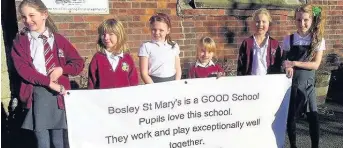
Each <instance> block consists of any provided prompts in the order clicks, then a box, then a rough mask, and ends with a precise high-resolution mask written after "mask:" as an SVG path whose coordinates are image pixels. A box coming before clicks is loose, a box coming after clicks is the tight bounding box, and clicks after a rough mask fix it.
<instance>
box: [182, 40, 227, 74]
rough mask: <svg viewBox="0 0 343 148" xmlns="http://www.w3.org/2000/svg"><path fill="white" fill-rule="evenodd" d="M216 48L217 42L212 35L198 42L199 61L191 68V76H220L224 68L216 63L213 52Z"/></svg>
mask: <svg viewBox="0 0 343 148" xmlns="http://www.w3.org/2000/svg"><path fill="white" fill-rule="evenodd" d="M215 50H216V43H215V42H214V40H213V39H212V38H210V37H203V38H201V39H200V41H199V43H198V49H197V61H196V63H195V65H194V66H193V67H191V68H190V70H189V74H188V75H189V76H188V77H189V78H206V77H220V76H222V75H223V73H224V70H223V69H222V68H221V67H220V66H219V65H216V64H214V62H213V61H212V57H213V54H214V52H215Z"/></svg>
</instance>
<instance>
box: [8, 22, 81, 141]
mask: <svg viewBox="0 0 343 148" xmlns="http://www.w3.org/2000/svg"><path fill="white" fill-rule="evenodd" d="M39 35H40V34H39V33H37V32H25V33H21V34H18V35H17V36H16V38H15V40H14V43H13V48H12V51H11V56H12V59H13V64H14V66H15V68H16V70H17V72H18V74H19V76H20V84H21V85H20V91H19V98H20V100H21V101H22V102H23V103H24V104H25V107H26V108H27V109H28V110H29V111H28V113H27V115H26V117H25V120H24V123H23V125H22V128H24V129H28V130H33V131H35V134H36V136H37V140H38V146H39V147H47V146H49V145H50V143H49V137H50V136H49V131H48V130H51V132H52V134H53V136H52V139H53V143H54V144H55V147H63V135H61V134H63V132H62V130H61V129H67V123H66V117H65V111H64V101H63V96H61V95H59V94H58V92H54V91H52V90H50V89H49V83H50V78H49V76H48V75H47V67H46V66H45V65H46V63H45V62H46V61H45V57H44V54H45V51H44V48H45V44H43V39H42V38H40V36H39ZM43 35H44V36H45V37H47V39H46V44H48V46H49V47H50V49H51V55H52V56H51V59H50V60H51V61H53V62H54V66H55V67H62V69H63V75H62V76H60V77H59V78H58V80H57V81H58V83H59V84H61V85H63V86H64V87H65V89H66V90H69V89H71V85H70V82H69V78H68V75H74V76H75V75H78V74H79V73H80V72H81V71H82V69H83V67H84V61H83V59H82V58H81V57H80V56H79V54H78V53H77V51H76V49H75V48H74V47H73V46H72V45H71V44H70V42H69V41H68V40H67V39H65V38H64V37H63V36H62V35H60V34H58V33H49V31H48V29H47V30H46V31H45V32H44V33H43ZM60 141H61V142H62V143H60Z"/></svg>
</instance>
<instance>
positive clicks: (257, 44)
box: [237, 8, 282, 75]
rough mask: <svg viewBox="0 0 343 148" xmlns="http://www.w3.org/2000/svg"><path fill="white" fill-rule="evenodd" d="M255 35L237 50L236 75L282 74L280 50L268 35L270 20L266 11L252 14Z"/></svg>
mask: <svg viewBox="0 0 343 148" xmlns="http://www.w3.org/2000/svg"><path fill="white" fill-rule="evenodd" d="M253 19H254V23H255V26H256V28H255V29H256V30H255V33H254V34H253V35H252V36H251V37H249V38H247V39H245V40H244V41H243V42H242V44H241V47H240V49H239V56H238V64H237V75H266V74H274V73H281V72H282V68H281V67H282V62H281V54H282V53H281V49H280V46H279V43H278V41H277V40H275V39H273V38H271V37H270V36H269V34H268V31H269V26H270V23H271V22H272V18H271V16H270V13H269V11H268V10H267V9H265V8H261V9H259V10H256V11H255V13H254V14H253Z"/></svg>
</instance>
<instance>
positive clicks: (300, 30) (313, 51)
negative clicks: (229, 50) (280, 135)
mask: <svg viewBox="0 0 343 148" xmlns="http://www.w3.org/2000/svg"><path fill="white" fill-rule="evenodd" d="M325 20H326V18H325V13H324V11H323V9H322V8H321V7H319V6H313V5H304V6H302V7H300V8H297V9H296V10H295V25H296V27H297V32H295V33H294V34H292V35H290V36H286V37H285V38H284V40H283V46H282V49H283V50H284V51H285V57H286V58H287V60H286V61H285V62H284V67H285V69H286V74H287V76H288V77H290V78H292V90H291V98H290V102H289V109H288V121H287V131H288V137H289V141H290V145H291V148H296V134H295V129H296V127H295V125H296V124H295V120H296V118H297V117H298V116H299V115H301V114H302V113H306V117H307V120H308V122H309V128H310V136H311V142H312V148H317V147H318V144H319V121H318V114H317V104H316V92H315V87H314V84H315V70H317V69H318V67H319V65H320V63H321V60H322V56H323V51H324V50H325V40H324V38H323V37H324V26H325Z"/></svg>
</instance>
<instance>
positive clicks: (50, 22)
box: [45, 15, 58, 33]
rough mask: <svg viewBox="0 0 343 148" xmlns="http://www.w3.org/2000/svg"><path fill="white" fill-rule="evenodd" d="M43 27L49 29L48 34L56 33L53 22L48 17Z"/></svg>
mask: <svg viewBox="0 0 343 148" xmlns="http://www.w3.org/2000/svg"><path fill="white" fill-rule="evenodd" d="M45 26H46V27H48V28H49V32H51V33H55V32H58V29H57V26H56V25H55V23H54V21H53V20H52V19H51V17H50V15H48V18H47V19H46V21H45Z"/></svg>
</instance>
